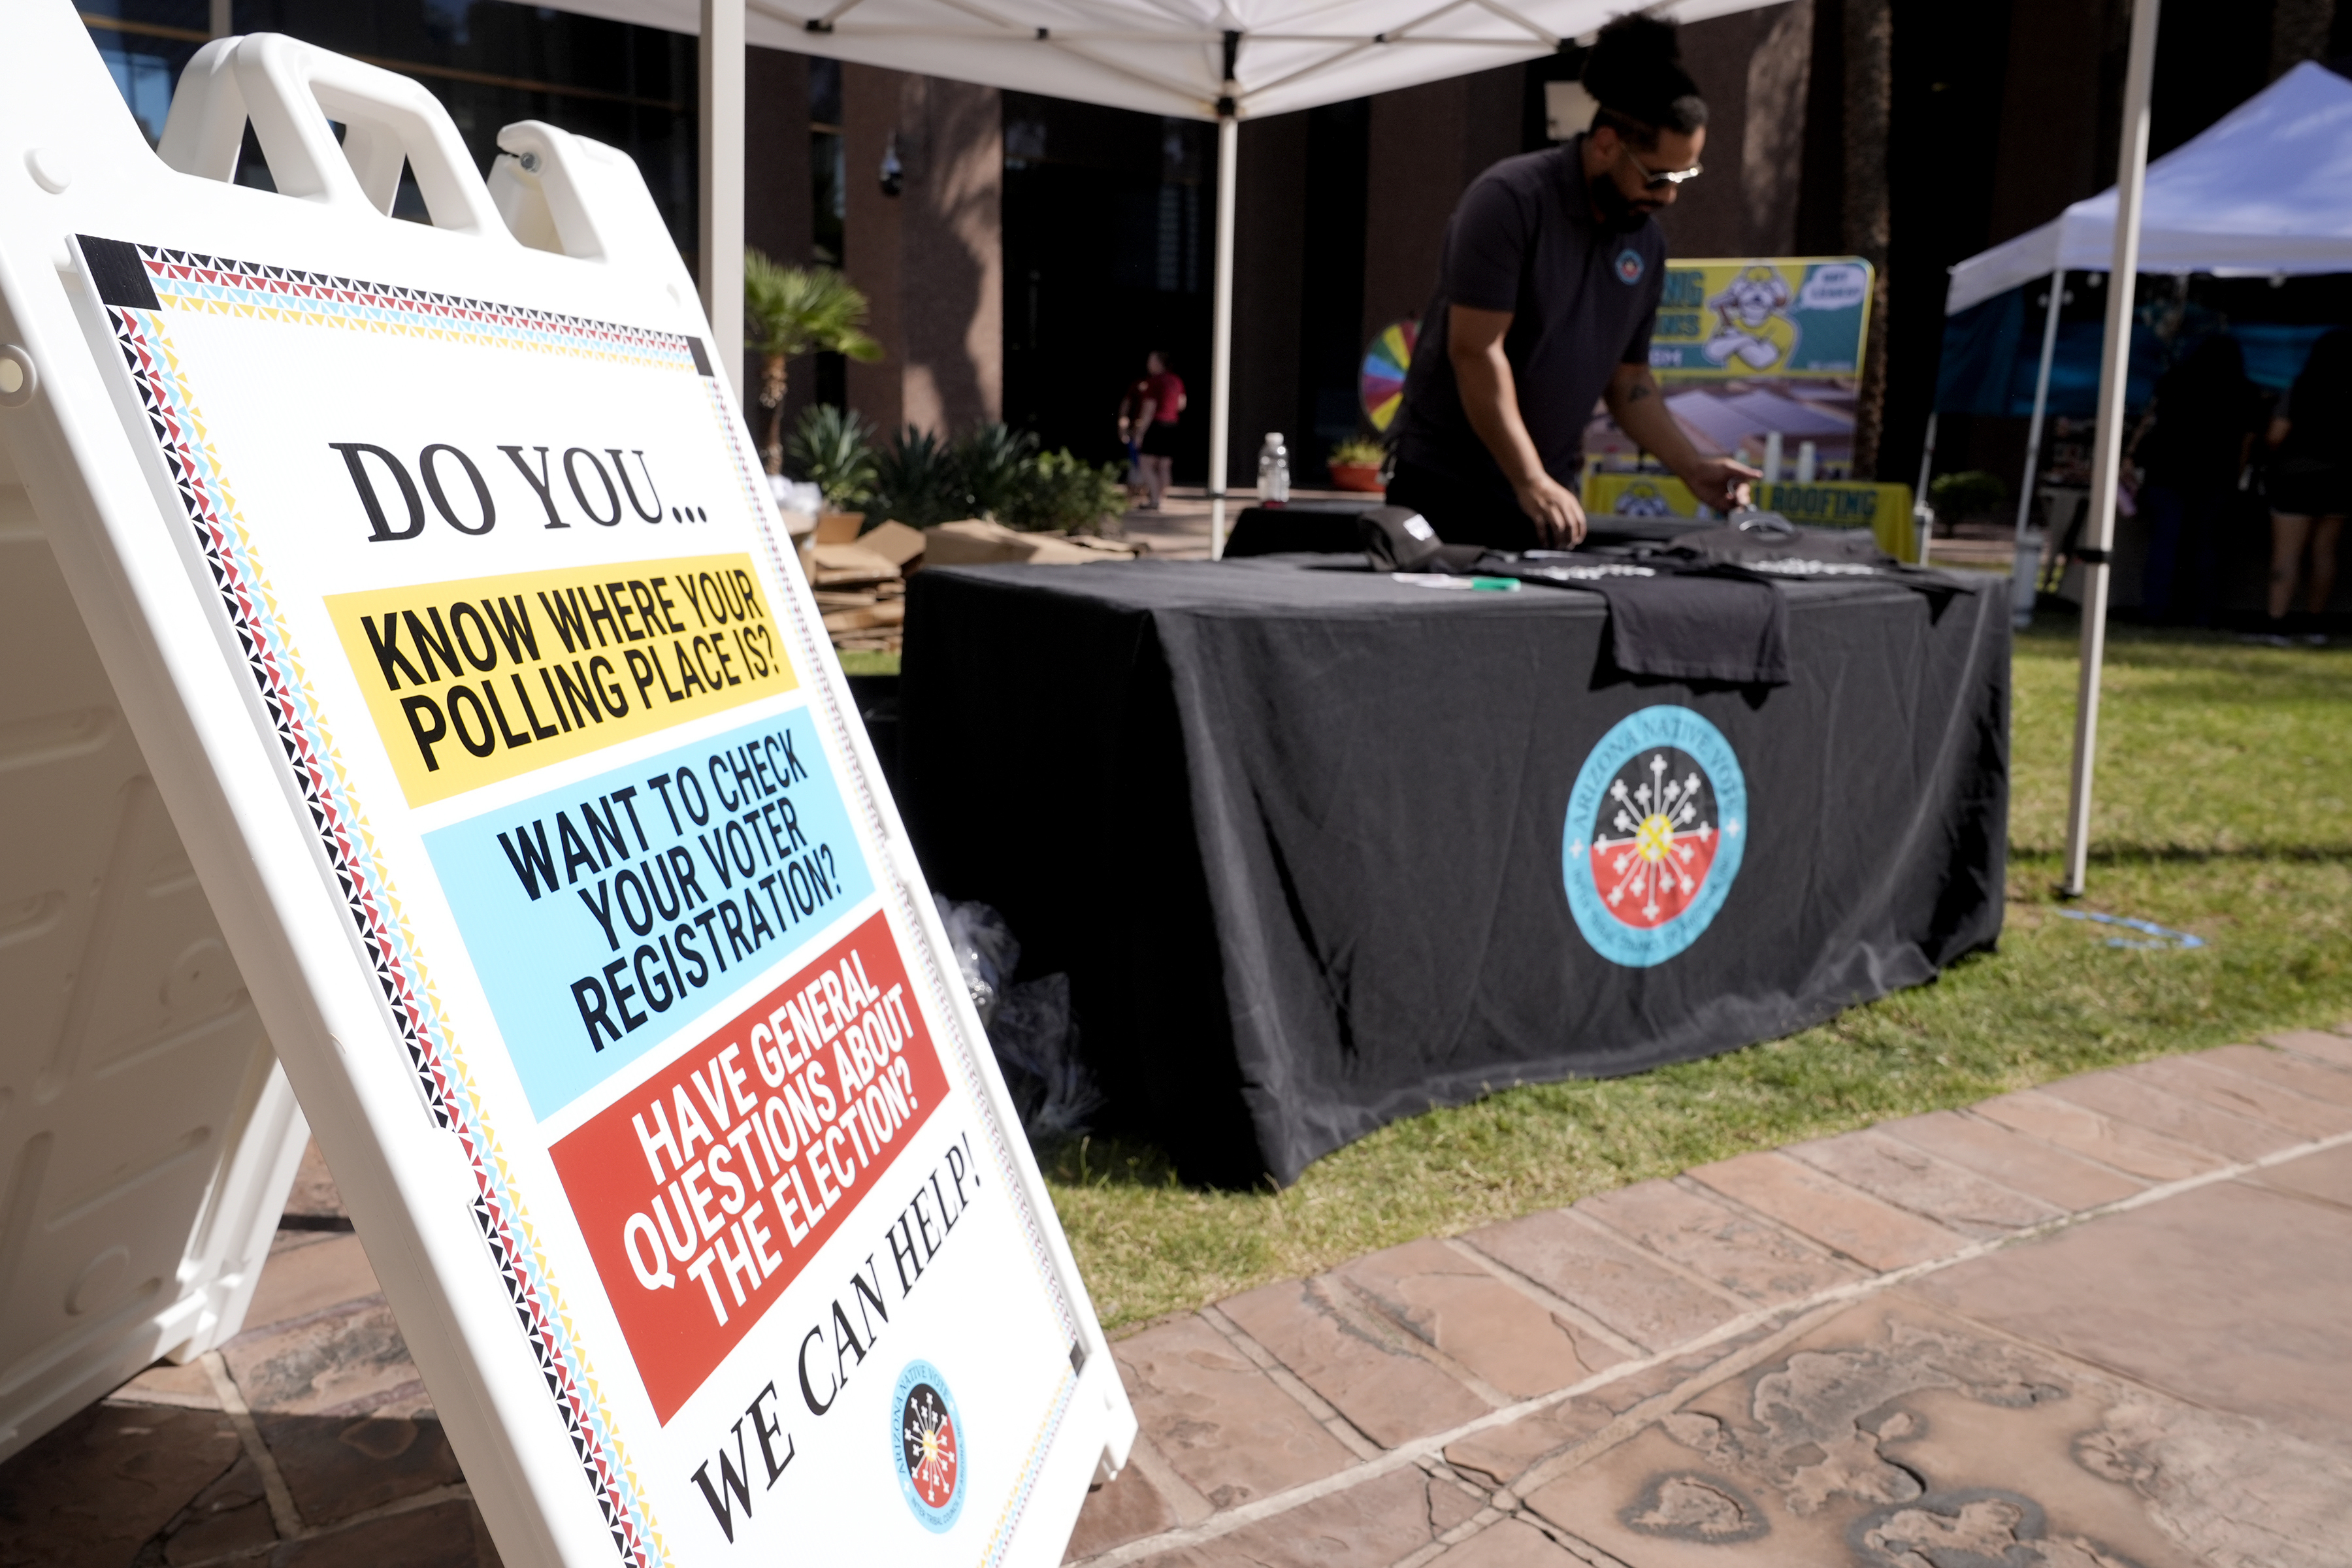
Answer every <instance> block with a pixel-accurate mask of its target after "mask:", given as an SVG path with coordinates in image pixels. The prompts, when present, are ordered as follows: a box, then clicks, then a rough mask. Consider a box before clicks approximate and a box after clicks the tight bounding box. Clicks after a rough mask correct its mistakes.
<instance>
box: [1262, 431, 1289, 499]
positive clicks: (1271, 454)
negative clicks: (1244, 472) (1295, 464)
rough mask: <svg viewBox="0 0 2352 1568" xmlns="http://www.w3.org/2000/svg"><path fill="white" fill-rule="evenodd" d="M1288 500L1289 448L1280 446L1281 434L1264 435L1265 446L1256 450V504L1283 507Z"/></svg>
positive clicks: (1268, 433) (1267, 433)
mask: <svg viewBox="0 0 2352 1568" xmlns="http://www.w3.org/2000/svg"><path fill="white" fill-rule="evenodd" d="M1289 500H1290V448H1289V447H1286V446H1284V445H1283V444H1282V432H1281V431H1279V430H1269V431H1267V432H1266V433H1265V446H1263V447H1259V448H1258V449H1257V504H1258V505H1260V506H1284V505H1286V504H1288V502H1289Z"/></svg>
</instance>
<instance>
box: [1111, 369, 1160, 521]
mask: <svg viewBox="0 0 2352 1568" xmlns="http://www.w3.org/2000/svg"><path fill="white" fill-rule="evenodd" d="M1151 401H1152V399H1151V382H1150V378H1149V377H1145V376H1138V377H1137V378H1136V379H1135V380H1133V381H1131V382H1129V383H1128V387H1127V391H1126V392H1125V393H1123V394H1121V395H1120V396H1119V400H1118V444H1119V445H1120V446H1121V447H1125V448H1126V449H1127V499H1128V500H1130V501H1133V500H1139V498H1140V497H1141V496H1142V494H1143V421H1144V418H1145V415H1144V412H1143V411H1144V410H1145V409H1146V408H1148V407H1150V405H1151Z"/></svg>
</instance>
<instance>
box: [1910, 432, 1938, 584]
mask: <svg viewBox="0 0 2352 1568" xmlns="http://www.w3.org/2000/svg"><path fill="white" fill-rule="evenodd" d="M1936 418H1937V411H1936V410H1935V409H1932V408H1930V409H1929V410H1927V440H1925V441H1924V442H1922V443H1920V446H1919V486H1918V488H1917V489H1915V490H1913V491H1912V492H1911V531H1912V532H1913V533H1915V534H1916V535H1917V536H1918V538H1917V540H1916V543H1917V545H1918V553H1919V564H1920V565H1922V566H1925V565H1926V564H1927V542H1928V540H1929V539H1931V538H1932V537H1933V536H1934V534H1935V531H1936V520H1935V515H1934V514H1933V513H1932V512H1930V511H1929V510H1927V478H1928V475H1929V474H1930V473H1932V472H1933V471H1934V469H1935V467H1936Z"/></svg>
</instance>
